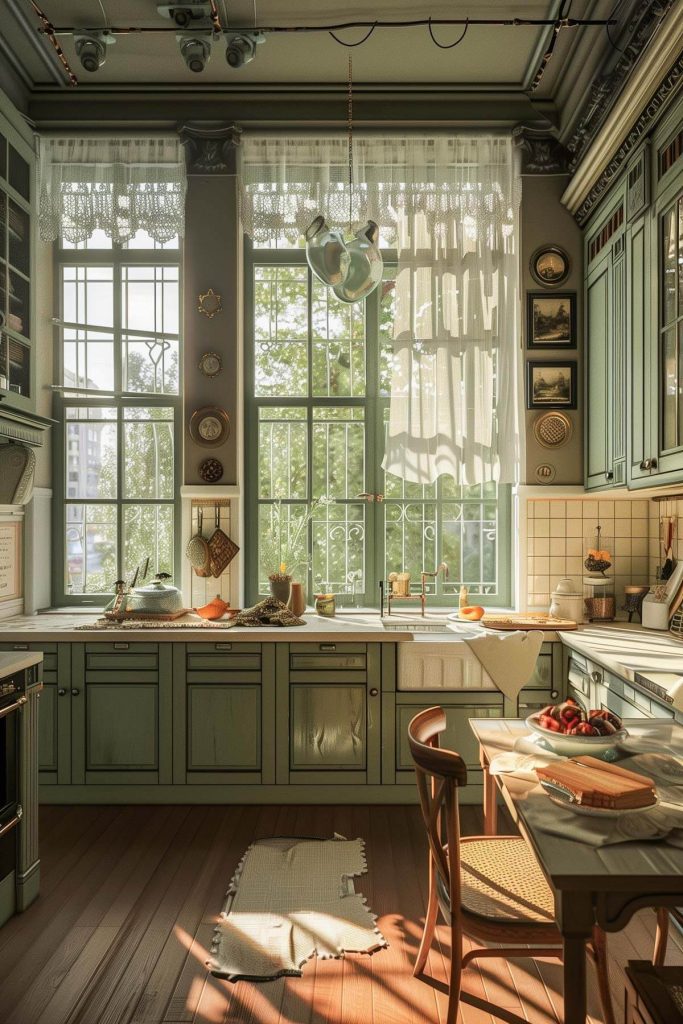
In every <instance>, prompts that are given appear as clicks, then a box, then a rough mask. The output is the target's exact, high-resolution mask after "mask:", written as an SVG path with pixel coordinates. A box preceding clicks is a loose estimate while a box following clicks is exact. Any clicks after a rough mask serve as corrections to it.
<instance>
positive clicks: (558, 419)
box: [534, 412, 573, 448]
mask: <svg viewBox="0 0 683 1024" xmlns="http://www.w3.org/2000/svg"><path fill="white" fill-rule="evenodd" d="M572 433H573V427H572V421H571V420H570V419H569V417H568V416H566V415H565V414H564V413H563V412H544V413H542V415H541V416H537V417H536V419H535V420H534V437H535V438H536V440H537V441H538V443H539V444H540V445H541V446H542V447H543V448H561V447H562V446H563V445H565V444H567V442H568V441H569V440H570V439H571V436H572Z"/></svg>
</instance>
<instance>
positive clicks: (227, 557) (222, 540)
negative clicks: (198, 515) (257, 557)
mask: <svg viewBox="0 0 683 1024" xmlns="http://www.w3.org/2000/svg"><path fill="white" fill-rule="evenodd" d="M238 551H239V548H238V546H237V544H235V542H234V540H230V538H229V537H228V535H227V533H224V532H223V530H221V507H220V505H218V504H217V505H216V529H215V530H214V531H213V533H212V534H211V537H210V538H209V564H210V571H211V573H212V575H213V576H215V577H216V579H218V577H219V576H220V575H221V573H223V572H225V570H226V569H227V567H228V566H229V565H230V563H231V562H232V560H233V558H234V557H235V555H236V554H237V552H238Z"/></svg>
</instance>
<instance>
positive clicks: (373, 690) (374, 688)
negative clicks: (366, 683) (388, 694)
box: [370, 686, 379, 697]
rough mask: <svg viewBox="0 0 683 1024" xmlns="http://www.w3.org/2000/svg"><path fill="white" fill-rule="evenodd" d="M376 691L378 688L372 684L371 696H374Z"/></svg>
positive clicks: (377, 691)
mask: <svg viewBox="0 0 683 1024" xmlns="http://www.w3.org/2000/svg"><path fill="white" fill-rule="evenodd" d="M378 693H379V690H378V689H377V687H376V686H373V688H372V689H371V690H370V696H371V697H376V696H377V694H378Z"/></svg>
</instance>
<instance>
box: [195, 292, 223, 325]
mask: <svg viewBox="0 0 683 1024" xmlns="http://www.w3.org/2000/svg"><path fill="white" fill-rule="evenodd" d="M222 309H223V304H222V302H221V296H220V295H219V294H218V293H217V292H215V291H214V290H213V288H209V290H208V291H206V292H204V293H203V294H200V296H199V298H198V299H197V311H198V312H199V313H202V314H203V316H206V317H208V318H209V320H212V319H213V318H214V317H215V315H216V313H220V312H221V310H222Z"/></svg>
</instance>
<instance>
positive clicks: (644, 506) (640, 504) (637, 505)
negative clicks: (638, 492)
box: [631, 498, 649, 519]
mask: <svg viewBox="0 0 683 1024" xmlns="http://www.w3.org/2000/svg"><path fill="white" fill-rule="evenodd" d="M648 505H649V502H648V501H645V500H643V499H642V498H639V499H638V500H637V501H632V502H631V516H632V518H633V519H647V515H648V511H649V509H648Z"/></svg>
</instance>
